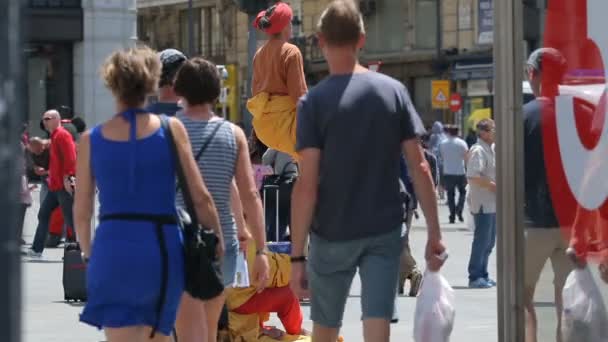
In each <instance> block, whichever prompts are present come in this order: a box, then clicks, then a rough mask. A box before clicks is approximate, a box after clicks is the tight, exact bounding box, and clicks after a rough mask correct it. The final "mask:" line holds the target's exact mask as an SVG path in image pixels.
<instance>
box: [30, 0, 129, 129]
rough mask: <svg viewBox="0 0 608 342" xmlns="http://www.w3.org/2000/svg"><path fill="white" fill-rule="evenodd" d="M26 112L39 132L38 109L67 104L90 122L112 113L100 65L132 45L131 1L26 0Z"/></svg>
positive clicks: (93, 122)
mask: <svg viewBox="0 0 608 342" xmlns="http://www.w3.org/2000/svg"><path fill="white" fill-rule="evenodd" d="M24 12H25V16H24V18H25V19H24V20H25V25H24V27H25V42H26V44H25V48H24V49H25V51H24V54H25V56H26V60H27V61H26V77H27V81H26V82H25V88H26V89H24V91H25V92H26V93H27V101H26V104H27V109H26V110H27V114H28V121H29V123H30V130H31V133H32V134H33V135H40V134H42V131H41V130H40V128H39V122H40V118H41V115H42V113H43V112H44V111H45V110H47V109H49V108H57V107H59V106H69V107H71V108H73V110H74V112H75V113H76V115H77V116H81V117H83V118H84V119H85V121H86V122H87V124H88V125H89V126H91V125H95V124H97V123H99V122H102V121H103V120H105V119H107V118H109V117H111V116H112V115H114V114H115V113H114V111H115V104H114V102H113V99H112V96H111V94H110V93H109V91H108V90H107V89H106V88H105V86H104V84H103V82H101V81H100V77H99V68H100V66H101V65H102V63H103V61H104V60H105V58H106V57H107V56H108V55H109V54H110V53H111V52H112V51H114V50H116V49H119V48H125V47H128V46H133V45H134V44H135V37H136V36H135V22H136V12H135V1H134V0H103V1H99V0H97V1H94V0H82V1H81V0H54V1H47V0H30V1H28V3H27V6H26V8H25V11H24Z"/></svg>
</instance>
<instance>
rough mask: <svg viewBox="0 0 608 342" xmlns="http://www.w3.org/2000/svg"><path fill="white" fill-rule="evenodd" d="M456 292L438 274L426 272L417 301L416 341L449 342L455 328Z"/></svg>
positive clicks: (415, 319)
mask: <svg viewBox="0 0 608 342" xmlns="http://www.w3.org/2000/svg"><path fill="white" fill-rule="evenodd" d="M455 314H456V310H455V309H454V290H453V289H452V287H451V286H450V284H449V283H448V281H447V280H446V279H445V278H444V277H443V276H442V275H441V274H439V273H438V272H430V271H426V272H425V274H424V278H423V279H422V287H421V289H420V294H419V295H418V299H417V300H416V314H415V316H414V341H416V342H448V341H449V340H450V335H451V334H452V329H453V327H454V317H455Z"/></svg>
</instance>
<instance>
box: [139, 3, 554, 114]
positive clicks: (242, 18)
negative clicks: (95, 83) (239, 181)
mask: <svg viewBox="0 0 608 342" xmlns="http://www.w3.org/2000/svg"><path fill="white" fill-rule="evenodd" d="M494 1H495V0H442V1H439V0H360V1H359V5H360V8H361V11H362V12H363V15H364V20H365V25H366V33H367V41H366V47H365V49H364V50H363V51H362V53H361V60H362V62H363V63H364V64H375V63H378V62H380V63H381V66H380V72H382V73H385V74H388V75H390V76H392V77H395V78H397V79H399V80H400V81H402V82H403V83H404V84H405V85H406V86H407V87H408V89H409V90H410V92H411V95H412V99H413V100H414V103H415V105H416V108H417V109H418V111H419V112H420V114H421V116H422V117H423V120H424V121H425V123H426V124H429V125H430V124H431V123H432V122H433V121H434V120H442V121H446V122H460V121H462V120H463V117H464V116H466V115H468V114H469V113H470V112H471V111H473V110H475V109H477V108H484V107H491V106H492V99H493V71H492V70H493V63H492V46H493V29H494V24H493V2H494ZM285 2H287V3H289V4H290V5H291V7H292V8H293V10H294V21H293V28H294V29H293V31H294V38H293V42H294V43H295V44H296V45H298V46H299V47H300V49H301V50H302V53H303V56H304V60H305V72H306V74H307V80H308V83H309V85H314V84H315V83H316V82H318V81H319V80H320V79H322V78H323V77H324V76H325V75H326V74H327V72H328V70H327V65H326V63H324V59H323V55H322V53H321V51H320V49H319V47H318V44H317V40H316V37H315V28H316V25H317V22H318V20H319V17H320V15H321V13H322V11H323V9H324V8H325V7H326V6H327V4H328V3H329V2H330V0H286V1H285ZM525 2H526V8H527V10H526V16H530V17H533V16H535V15H536V16H538V15H539V13H538V12H539V11H538V9H537V8H541V7H542V6H544V0H526V1H525ZM192 6H193V12H192V17H191V18H192V20H193V27H194V30H193V31H194V34H193V38H192V40H193V43H190V40H189V36H188V20H189V9H188V1H187V0H138V1H137V7H138V38H139V39H140V40H141V41H142V42H144V43H146V44H149V45H150V46H152V47H153V48H156V49H164V48H168V47H174V48H178V49H181V50H183V51H184V52H186V53H188V50H189V47H190V45H192V46H193V51H192V53H191V54H193V55H202V56H203V57H205V58H208V59H210V60H212V61H214V62H215V63H218V64H226V65H229V66H231V68H232V70H235V71H236V73H237V75H234V77H233V79H232V80H231V84H230V85H229V87H230V92H229V94H230V95H231V96H232V97H231V100H230V101H232V102H231V103H230V105H229V106H230V108H231V109H230V110H229V112H230V113H231V114H230V116H231V117H230V118H231V119H234V120H235V121H239V120H240V116H239V115H240V114H239V113H240V110H241V108H242V106H244V103H245V100H246V99H245V98H244V96H243V94H246V91H245V90H246V88H245V86H246V84H247V82H246V81H247V39H248V29H249V25H251V23H249V22H248V19H247V18H248V17H247V15H246V14H245V13H242V12H240V11H239V10H238V8H237V6H236V5H235V1H232V0H194V1H192ZM438 6H439V7H438ZM530 22H536V21H535V20H526V23H530ZM540 25H541V24H540V23H539V24H538V25H536V26H535V25H529V24H527V29H526V30H525V31H526V42H525V43H524V44H526V46H529V48H532V47H534V45H535V44H536V45H537V44H538V43H539V32H538V31H539V30H538V27H540ZM262 36H263V35H262V34H259V35H258V37H259V40H258V44H261V43H262V42H263V39H264V38H263V37H262ZM529 48H528V50H529ZM231 77H232V75H231ZM433 80H449V81H450V86H451V91H452V92H458V93H459V94H461V96H462V97H463V102H464V103H463V110H462V111H461V112H460V113H458V114H452V113H451V112H450V111H449V110H445V109H443V110H437V109H433V107H432V97H433V94H432V87H431V84H432V81H433ZM457 116H459V118H457Z"/></svg>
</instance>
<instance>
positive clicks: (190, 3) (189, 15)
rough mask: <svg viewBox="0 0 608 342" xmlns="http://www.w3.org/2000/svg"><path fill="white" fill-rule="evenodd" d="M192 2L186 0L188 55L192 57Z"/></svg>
mask: <svg viewBox="0 0 608 342" xmlns="http://www.w3.org/2000/svg"><path fill="white" fill-rule="evenodd" d="M193 11H194V9H193V8H192V0H188V55H189V56H190V57H192V56H194V18H193V15H194V13H193Z"/></svg>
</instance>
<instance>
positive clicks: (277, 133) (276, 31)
mask: <svg viewBox="0 0 608 342" xmlns="http://www.w3.org/2000/svg"><path fill="white" fill-rule="evenodd" d="M292 19H293V12H292V10H291V8H290V7H289V5H287V4H286V3H283V2H278V3H276V4H275V5H273V6H271V7H270V8H268V9H267V10H265V11H262V12H260V13H259V14H258V16H257V18H256V20H255V21H254V23H253V25H254V27H256V28H257V29H259V30H262V31H263V32H264V33H266V35H267V36H268V41H267V42H266V43H265V44H264V45H263V46H262V47H261V48H260V49H259V50H258V51H257V52H256V54H255V57H254V59H253V80H252V87H251V88H252V89H251V90H252V95H253V97H252V98H251V99H249V101H248V102H247V109H249V111H250V112H251V114H252V115H253V128H254V129H255V132H256V134H257V136H258V138H259V139H260V140H261V141H262V142H263V143H264V144H265V145H267V146H268V147H270V148H273V149H276V150H279V151H282V152H285V153H288V154H290V155H292V156H293V157H294V158H296V159H297V155H296V152H295V144H296V104H297V103H298V100H299V98H300V97H301V96H302V95H304V94H305V93H306V92H307V87H306V79H305V76H304V62H303V59H302V53H301V52H300V49H298V47H297V46H295V45H293V44H290V43H289V42H288V41H289V39H290V38H291V34H292V31H291V30H292V27H291V20H292Z"/></svg>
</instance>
